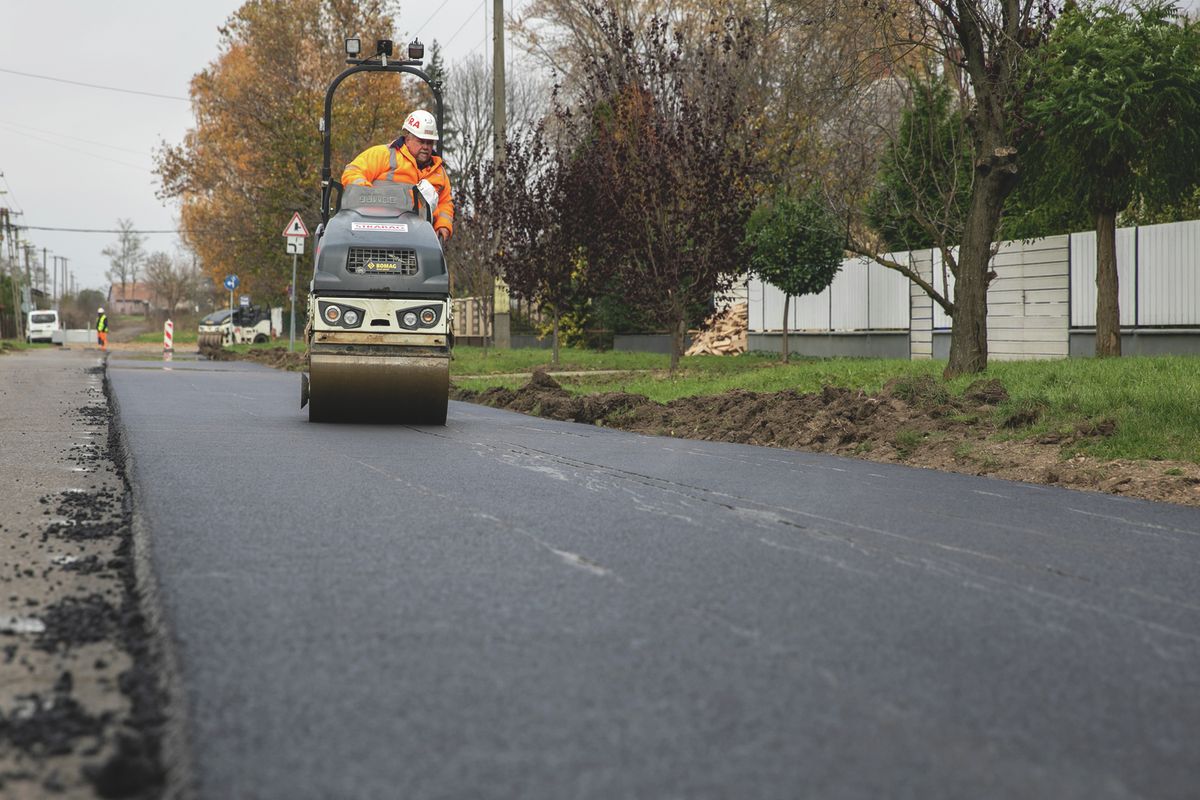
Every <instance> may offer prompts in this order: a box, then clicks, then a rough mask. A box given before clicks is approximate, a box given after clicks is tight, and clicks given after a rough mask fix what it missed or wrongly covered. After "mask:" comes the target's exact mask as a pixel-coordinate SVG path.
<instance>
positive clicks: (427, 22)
mask: <svg viewBox="0 0 1200 800" xmlns="http://www.w3.org/2000/svg"><path fill="white" fill-rule="evenodd" d="M449 2H450V0H442V4H441V5H440V6H438V7H437V8H436V9H435V10H434V12H433V13H432V14H430V15H429V19H427V20H425V21H424V22H422V23H421V24H420V26H418V27H417V28H415V29H414V30H413V35H414V36H416V35H417V34H418V33H420V32H421V30H422V29H423V28H424V27H425V26H426V25H428V24H429V23H430V22H433V18H434V17H436V16H437V15H438V12H439V11H441V10H442V9H443V8H445V7H446V3H449Z"/></svg>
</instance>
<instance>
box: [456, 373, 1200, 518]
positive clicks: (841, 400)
mask: <svg viewBox="0 0 1200 800" xmlns="http://www.w3.org/2000/svg"><path fill="white" fill-rule="evenodd" d="M451 392H452V394H451V396H452V398H453V399H456V400H467V401H470V402H475V403H480V404H483V405H489V406H493V407H495V408H504V409H509V410H512V411H520V412H522V413H525V414H532V415H535V416H541V417H546V418H549V419H558V420H569V421H573V422H585V423H592V424H596V425H604V426H608V427H614V428H620V429H622V430H627V431H633V432H636V433H646V434H652V435H658V436H677V437H681V438H689V439H702V440H709V441H722V442H738V443H743V444H753V445H766V446H770V447H785V448H792V449H799V450H810V451H815V452H821V453H833V454H837V455H843V456H854V457H858V458H867V459H870V460H873V461H886V462H901V463H905V464H909V465H912V466H920V467H929V468H933V469H941V470H947V471H951V472H964V473H969V474H974V475H991V476H994V477H1000V478H1007V479H1010V480H1019V481H1026V482H1033V483H1057V484H1062V485H1066V486H1071V487H1072V488H1079V489H1092V490H1097V491H1106V492H1112V493H1117V494H1126V495H1130V496H1136V497H1144V498H1146V499H1152V500H1165V501H1169V502H1175V503H1186V504H1189V505H1200V465H1197V464H1192V463H1189V462H1166V461H1154V462H1132V461H1099V460H1097V459H1093V458H1089V457H1086V456H1082V455H1075V456H1072V457H1070V458H1068V457H1067V456H1068V455H1069V453H1070V452H1071V451H1068V450H1065V448H1068V447H1069V446H1070V445H1072V444H1075V443H1077V442H1079V441H1081V440H1083V439H1089V438H1094V437H1104V436H1110V435H1112V433H1113V432H1114V431H1115V430H1116V426H1115V423H1114V422H1113V421H1112V420H1098V421H1094V422H1087V423H1082V424H1080V425H1079V426H1077V428H1076V430H1075V431H1074V432H1067V433H1064V432H1053V433H1048V434H1047V433H1043V434H1041V435H1040V436H1035V435H1034V434H1033V433H1032V432H1030V435H1029V437H1028V438H1027V439H1025V440H1021V439H1020V438H1019V435H1020V432H1021V431H1022V430H1023V429H1028V428H1029V426H1030V425H1033V424H1034V423H1036V422H1037V421H1038V419H1040V417H1041V414H1042V413H1043V411H1044V409H1043V408H1041V407H1040V406H1038V405H1036V404H1024V405H1018V406H1016V407H1014V408H1010V409H1008V410H1007V412H1006V413H1003V414H997V406H999V405H1000V404H1002V403H1005V402H1007V401H1008V399H1009V397H1008V391H1007V389H1005V387H1004V385H1003V384H1002V383H1001V382H1000V381H999V380H996V379H990V380H981V381H976V382H975V383H973V384H971V386H970V387H968V389H967V391H966V393H965V394H964V395H963V396H961V397H958V396H954V395H952V394H951V393H950V391H949V390H948V389H947V388H946V386H945V385H944V384H943V383H941V382H940V381H938V380H937V379H936V378H932V377H928V376H920V377H912V378H898V379H896V380H893V381H891V382H889V383H888V384H887V385H886V386H885V387H884V389H883V390H882V391H881V392H880V393H879V394H877V395H869V394H866V393H865V392H862V391H857V390H851V389H845V388H840V387H835V386H826V387H825V388H823V389H822V390H821V391H820V392H815V393H809V394H804V393H801V392H796V391H782V392H773V393H758V392H750V391H745V390H741V389H735V390H731V391H728V392H724V393H722V394H719V395H710V396H704V397H685V398H681V399H679V400H673V401H671V402H669V403H666V404H663V403H656V402H654V401H652V400H650V399H649V398H646V397H644V396H642V395H637V394H629V393H625V392H612V393H606V394H598V395H576V394H572V393H571V392H568V391H567V390H566V389H563V388H562V386H561V385H559V384H558V382H557V381H555V380H554V379H553V378H552V377H550V376H549V375H547V374H546V373H545V372H542V371H540V370H539V371H538V372H535V373H534V375H533V377H532V378H531V380H530V381H529V383H527V384H525V385H524V386H522V387H520V388H519V389H515V390H514V389H504V388H492V389H488V390H486V391H483V392H473V391H467V390H461V389H452V390H451ZM1000 431H1004V432H1006V433H1008V434H1009V435H1010V437H1011V434H1013V433H1016V434H1017V438H1016V439H1013V438H1005V439H1004V440H1002V441H1001V440H993V439H992V438H991V437H992V435H993V434H995V433H997V432H1000Z"/></svg>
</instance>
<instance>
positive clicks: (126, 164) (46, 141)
mask: <svg viewBox="0 0 1200 800" xmlns="http://www.w3.org/2000/svg"><path fill="white" fill-rule="evenodd" d="M8 132H9V133H15V134H16V135H17V136H24V137H26V138H28V139H33V140H34V141H35V142H41V143H42V144H48V145H50V146H51V147H64V146H65V145H63V144H62V143H61V142H52V141H50V140H49V139H43V138H42V137H40V136H34V135H33V134H32V133H26V132H25V131H19V130H16V129H14V128H9V129H8ZM75 152H77V153H82V154H83V155H85V156H87V157H88V158H98V159H100V160H101V161H111V162H112V163H114V164H120V165H121V166H123V167H130V168H132V169H140V170H141V171H142V172H150V173H153V172H154V170H152V169H150V168H149V167H146V166H144V165H142V164H130V163H129V162H128V161H120V160H118V159H115V158H109V157H108V156H102V155H100V154H99V153H89V152H88V151H87V150H80V149H79V148H78V147H76V148H75Z"/></svg>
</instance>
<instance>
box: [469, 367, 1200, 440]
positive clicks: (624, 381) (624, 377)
mask: <svg viewBox="0 0 1200 800" xmlns="http://www.w3.org/2000/svg"><path fill="white" fill-rule="evenodd" d="M454 359H455V360H454V362H453V363H452V365H451V374H452V375H454V376H464V375H471V376H480V375H502V374H503V373H512V372H528V371H532V369H533V367H535V366H541V365H545V364H548V362H549V360H550V354H549V351H543V350H510V351H495V350H492V351H489V353H488V356H487V358H486V359H485V358H483V355H482V351H481V350H480V349H479V348H472V347H456V348H455V350H454ZM667 364H668V359H667V356H659V355H654V354H643V353H613V352H589V351H580V350H564V351H563V353H562V365H561V367H560V368H559V369H562V370H590V371H594V370H621V371H622V373H621V374H616V375H613V374H608V375H584V376H579V377H568V376H559V377H558V378H557V379H558V381H559V382H560V383H561V384H562V385H563V386H564V387H565V388H566V389H568V390H570V391H573V392H608V391H626V392H635V393H638V394H643V395H646V396H647V397H650V398H651V399H653V400H657V401H658V402H664V403H665V402H668V401H670V400H674V399H676V398H679V397H687V396H692V395H705V394H717V393H720V392H724V391H727V390H730V389H747V390H750V391H755V392H777V391H782V390H785V389H792V390H795V391H800V392H815V391H818V390H819V389H820V388H821V387H822V386H825V385H830V386H841V387H846V388H850V389H861V390H863V391H865V392H868V393H875V392H878V391H879V390H880V389H881V388H882V387H883V386H884V384H886V383H887V382H888V381H889V380H892V379H895V378H905V377H915V376H922V375H928V376H932V377H935V378H938V380H940V376H941V372H942V369H943V368H944V367H945V362H938V361H901V360H884V359H850V358H838V359H803V360H799V361H793V363H791V364H789V365H786V366H784V365H782V364H780V363H779V361H778V357H776V356H771V355H764V354H755V353H751V354H746V355H742V356H698V357H694V358H685V359H683V360H682V362H681V363H680V369H679V371H678V372H677V373H676V374H675V375H674V376H671V375H669V374H668V373H667V371H666V367H667ZM980 378H997V379H999V380H1000V381H1001V382H1002V383H1003V384H1004V386H1005V388H1006V389H1007V390H1008V393H1009V396H1010V399H1009V401H1008V402H1006V403H1004V404H1002V405H1001V406H999V407H998V408H997V409H996V412H995V414H996V418H997V420H998V421H999V420H1003V419H1007V418H1008V417H1009V416H1011V415H1012V414H1013V413H1014V412H1016V411H1019V410H1022V409H1028V408H1034V409H1037V410H1038V411H1039V412H1040V418H1039V420H1038V422H1036V423H1035V424H1034V425H1032V426H1030V427H1024V428H1020V429H1018V430H1017V431H1016V432H1014V433H1013V434H1010V435H1014V436H1021V437H1027V436H1030V435H1036V434H1040V433H1043V432H1049V431H1054V430H1063V431H1064V432H1067V431H1071V430H1074V429H1075V427H1076V426H1078V425H1080V424H1086V423H1096V422H1099V421H1101V420H1104V419H1111V420H1113V421H1115V422H1116V423H1117V428H1116V432H1115V433H1114V434H1113V435H1111V436H1107V437H1103V438H1099V439H1095V440H1091V441H1089V443H1088V444H1087V445H1080V446H1079V447H1080V449H1083V450H1086V452H1088V453H1089V454H1090V455H1093V456H1096V457H1099V458H1130V459H1154V458H1165V459H1172V460H1184V461H1194V462H1198V463H1200V413H1197V411H1198V409H1200V357H1197V356H1154V357H1124V358H1114V359H1092V358H1076V359H1067V360H1061V361H1019V362H996V361H994V362H992V364H991V366H990V368H989V369H988V371H987V372H986V373H983V374H981V375H973V376H970V377H964V378H958V379H956V380H954V381H951V382H949V383H947V384H946V385H945V386H946V390H947V391H948V392H950V393H951V394H957V395H961V394H962V392H963V391H964V390H965V389H966V388H967V386H968V385H969V384H970V383H971V382H973V381H975V380H979V379H980ZM454 382H455V385H457V386H460V387H462V388H464V389H476V390H480V389H485V388H488V387H489V386H508V387H514V388H515V387H517V386H520V385H522V384H523V383H524V382H525V379H524V378H523V377H518V378H512V377H496V378H486V377H485V378H469V379H463V378H461V377H456V378H455V381H454Z"/></svg>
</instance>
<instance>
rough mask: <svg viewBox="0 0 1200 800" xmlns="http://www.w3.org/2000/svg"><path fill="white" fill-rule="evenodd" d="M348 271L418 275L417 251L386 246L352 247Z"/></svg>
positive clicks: (347, 263) (347, 261)
mask: <svg viewBox="0 0 1200 800" xmlns="http://www.w3.org/2000/svg"><path fill="white" fill-rule="evenodd" d="M346 271H347V272H353V273H355V274H357V275H416V274H417V251H416V250H399V249H393V248H385V247H351V248H350V254H349V255H348V256H347V257H346Z"/></svg>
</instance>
